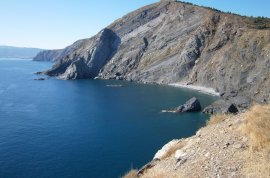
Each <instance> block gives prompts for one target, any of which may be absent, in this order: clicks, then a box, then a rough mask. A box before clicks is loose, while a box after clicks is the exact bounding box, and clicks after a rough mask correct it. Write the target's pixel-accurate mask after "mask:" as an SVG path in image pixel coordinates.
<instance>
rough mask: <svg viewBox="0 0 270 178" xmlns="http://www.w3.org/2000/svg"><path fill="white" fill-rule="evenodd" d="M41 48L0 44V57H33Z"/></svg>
mask: <svg viewBox="0 0 270 178" xmlns="http://www.w3.org/2000/svg"><path fill="white" fill-rule="evenodd" d="M40 51H42V49H38V48H20V47H12V46H0V58H27V59H31V58H34V57H35V56H36V55H37V54H38V53H39V52H40Z"/></svg>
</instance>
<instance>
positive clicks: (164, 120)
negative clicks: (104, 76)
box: [0, 59, 216, 178]
mask: <svg viewBox="0 0 270 178" xmlns="http://www.w3.org/2000/svg"><path fill="white" fill-rule="evenodd" d="M51 65H52V64H51V63H46V62H33V61H29V60H18V59H15V60H9V59H1V60H0V177H1V178H39V177H40V178H43V177H44V178H50V177H54V178H58V177H59V178H62V177H63V178H88V177H93V178H99V177H100V178H103V177H104V178H110V177H112V178H114V177H120V176H121V175H123V174H124V173H125V172H127V171H128V170H129V169H130V168H139V167H141V166H143V165H144V164H145V163H147V162H148V161H150V160H151V159H152V158H153V156H154V154H155V152H156V151H157V150H158V149H160V148H161V147H162V146H163V145H164V144H166V143H167V142H168V141H170V140H172V139H174V138H182V137H188V136H191V135H192V134H194V133H195V132H196V130H198V129H199V128H200V127H201V126H203V125H204V124H205V121H206V120H207V119H208V116H207V115H204V114H201V113H185V114H170V113H161V112H160V111H161V110H162V109H167V108H170V107H175V106H178V105H180V104H182V103H184V102H185V101H186V100H187V99H189V98H191V97H193V96H196V97H197V98H199V99H200V101H201V103H202V105H203V106H206V105H207V104H210V103H211V102H213V101H214V100H215V99H216V98H215V97H213V96H209V95H205V94H202V93H198V92H194V91H190V90H185V89H179V88H173V87H167V86H155V85H141V84H136V83H128V82H120V81H105V80H77V81H62V80H56V79H52V78H51V79H48V80H45V81H35V80H33V79H34V78H38V77H39V76H36V75H34V74H33V73H34V72H36V71H42V70H46V69H48V68H50V67H51ZM119 83H120V84H123V85H125V87H122V88H111V87H107V86H106V85H108V84H119Z"/></svg>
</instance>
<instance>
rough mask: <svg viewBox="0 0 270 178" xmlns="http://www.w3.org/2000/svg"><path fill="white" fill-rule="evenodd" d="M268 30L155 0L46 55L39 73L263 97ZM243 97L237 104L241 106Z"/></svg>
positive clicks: (267, 80) (262, 24) (269, 61)
mask: <svg viewBox="0 0 270 178" xmlns="http://www.w3.org/2000/svg"><path fill="white" fill-rule="evenodd" d="M269 27H270V20H269V19H262V18H261V19H258V18H256V19H254V18H248V17H242V16H238V15H233V14H226V13H221V12H219V11H216V10H211V9H209V8H203V7H198V6H193V5H190V4H186V3H182V2H175V1H161V2H158V3H155V4H151V5H149V6H145V7H143V8H141V9H139V10H136V11H134V12H131V13H129V14H127V15H126V16H124V17H123V18H121V19H118V20H117V21H115V22H114V23H113V24H111V25H110V26H108V27H107V28H105V29H104V30H103V31H102V32H100V33H99V34H98V35H96V36H94V37H92V38H89V39H84V40H80V41H78V42H76V43H74V44H73V45H71V46H69V47H67V48H66V49H64V50H62V51H60V54H58V55H56V56H51V57H47V58H48V59H50V58H53V57H55V59H54V60H56V61H58V62H57V64H56V65H55V66H54V67H53V69H51V70H49V71H46V72H45V74H47V75H50V76H57V77H59V78H62V79H82V78H95V77H99V78H104V79H123V80H130V81H137V82H144V83H159V84H170V83H182V84H190V85H199V86H204V87H210V88H214V89H215V90H216V91H217V92H219V93H221V95H222V97H223V99H224V100H232V98H235V97H241V102H242V100H244V101H248V103H250V101H256V102H267V101H269V100H270V95H269V93H270V88H269V87H268V86H269V85H270V77H269V76H270V72H269V67H270V30H269ZM48 54H49V53H48ZM44 55H45V58H46V52H44ZM35 60H39V57H38V56H37V57H36V58H35ZM246 96H248V97H246ZM243 97H244V98H245V99H242V98H243ZM246 98H247V99H246ZM238 100H240V99H237V101H238ZM230 102H231V101H230ZM241 102H240V103H237V105H238V106H239V107H242V106H243V107H245V106H244V105H243V103H241ZM247 105H248V104H247Z"/></svg>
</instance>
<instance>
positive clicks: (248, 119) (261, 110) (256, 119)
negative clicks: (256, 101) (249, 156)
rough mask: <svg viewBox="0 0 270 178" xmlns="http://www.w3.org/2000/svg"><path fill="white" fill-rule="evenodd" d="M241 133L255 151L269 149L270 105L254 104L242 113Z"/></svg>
mask: <svg viewBox="0 0 270 178" xmlns="http://www.w3.org/2000/svg"><path fill="white" fill-rule="evenodd" d="M243 117H244V119H245V120H244V124H243V125H242V127H241V130H242V131H243V133H245V134H246V135H248V137H249V138H250V146H251V148H252V149H253V150H257V151H262V150H265V151H268V152H269V151H270V105H254V106H253V107H251V108H250V109H249V110H248V111H247V112H246V113H245V114H244V116H243Z"/></svg>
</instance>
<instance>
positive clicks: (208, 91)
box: [169, 83, 220, 96]
mask: <svg viewBox="0 0 270 178" xmlns="http://www.w3.org/2000/svg"><path fill="white" fill-rule="evenodd" d="M169 86H172V87H178V88H187V89H191V90H196V91H198V92H201V93H205V94H210V95H213V96H220V93H218V92H216V91H215V90H214V89H213V88H207V87H203V86H197V85H186V84H183V83H171V84H169Z"/></svg>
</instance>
